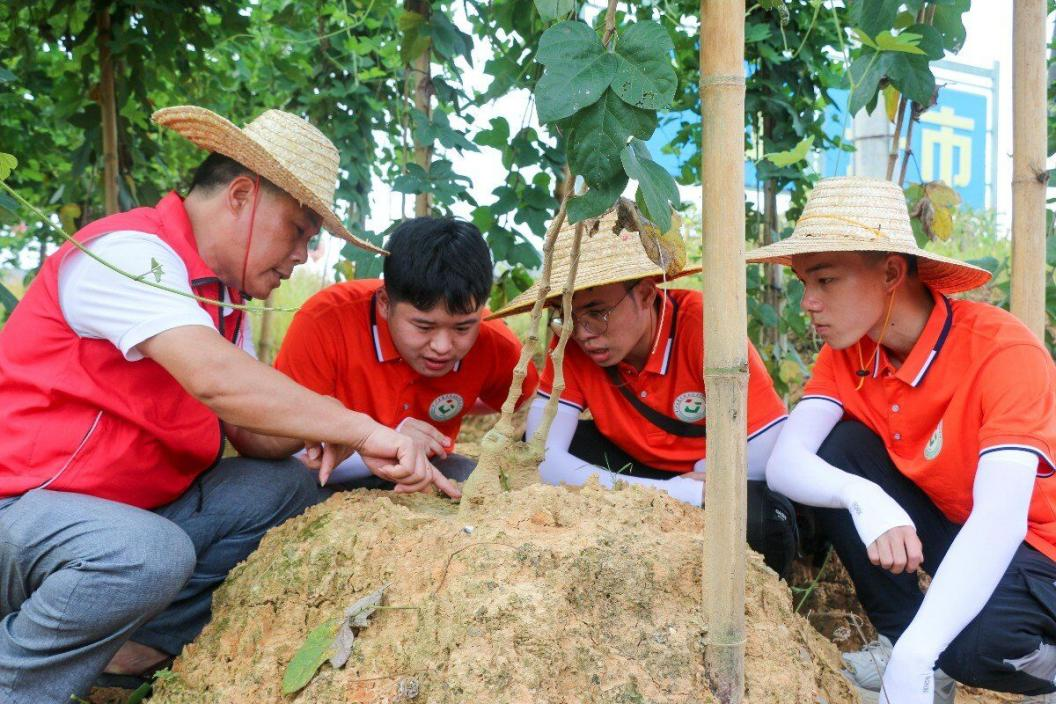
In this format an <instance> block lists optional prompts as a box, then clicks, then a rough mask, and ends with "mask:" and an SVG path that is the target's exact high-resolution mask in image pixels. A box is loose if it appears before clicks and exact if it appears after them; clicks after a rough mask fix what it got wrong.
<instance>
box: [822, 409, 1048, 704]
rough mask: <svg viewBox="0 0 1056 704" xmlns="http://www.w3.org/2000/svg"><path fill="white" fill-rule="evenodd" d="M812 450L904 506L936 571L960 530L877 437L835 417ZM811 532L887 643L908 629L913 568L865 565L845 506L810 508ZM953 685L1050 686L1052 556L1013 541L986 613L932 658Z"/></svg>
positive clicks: (1043, 689) (913, 602)
mask: <svg viewBox="0 0 1056 704" xmlns="http://www.w3.org/2000/svg"><path fill="white" fill-rule="evenodd" d="M818 455H819V456H820V457H821V458H822V459H824V460H825V461H826V462H828V463H829V464H832V465H833V466H836V467H839V468H840V469H842V470H844V471H845V472H849V473H851V474H856V475H858V476H861V477H865V478H866V479H868V480H870V481H872V482H875V483H877V484H879V485H880V486H881V487H882V488H883V489H884V491H885V492H887V494H888V495H889V496H891V498H893V499H894V500H895V501H896V502H898V504H899V505H900V506H901V507H902V508H903V509H905V511H906V513H908V514H909V516H910V518H912V519H913V523H914V524H915V525H916V528H917V536H918V537H919V538H920V542H921V543H922V544H923V548H924V564H923V568H924V571H925V572H927V573H928V574H934V573H935V570H936V569H937V568H938V566H939V564H940V563H941V562H942V560H943V558H945V557H946V552H947V550H949V548H950V544H951V543H952V542H953V539H954V538H955V537H957V533H958V531H959V530H960V526H959V525H957V524H955V523H953V522H951V521H950V520H948V519H947V518H946V517H945V516H944V515H943V513H942V512H941V511H939V509H938V508H937V507H936V506H935V504H933V503H932V502H931V499H929V498H928V496H927V495H926V494H925V493H924V492H923V491H922V490H921V489H920V488H918V487H917V485H916V484H914V483H913V482H912V481H910V480H909V479H908V478H907V477H906V476H905V475H903V474H902V473H901V472H899V471H898V468H896V467H895V465H894V463H893V462H892V461H891V458H890V457H889V456H888V454H887V449H886V448H885V447H884V444H883V441H882V440H881V439H880V438H879V437H878V436H877V435H876V434H874V433H873V432H872V431H871V430H869V429H868V428H867V427H865V426H864V425H862V424H861V423H858V422H856V421H843V422H841V423H839V424H838V425H837V426H836V427H835V428H834V429H833V430H832V433H830V434H829V437H828V438H826V440H825V442H824V443H823V444H822V446H821V448H820V449H819V450H818ZM815 517H816V520H817V524H818V529H819V530H820V531H821V532H822V533H823V534H824V535H825V536H826V537H827V538H828V539H829V541H831V542H832V545H833V547H834V548H835V550H836V553H837V554H838V555H839V556H840V560H841V561H842V562H843V564H844V565H845V566H846V568H847V572H848V573H849V574H850V576H851V580H852V581H853V582H854V588H855V591H856V592H857V594H858V599H859V600H860V601H861V603H862V607H863V608H864V609H865V612H866V614H867V615H868V616H869V620H870V621H872V623H873V626H875V627H876V630H877V631H879V632H880V633H882V634H883V635H885V636H887V637H888V638H890V639H891V640H892V642H894V641H896V640H898V638H899V636H901V635H902V633H903V631H905V630H906V628H907V627H908V626H909V624H910V622H911V621H912V620H913V617H914V616H916V613H917V609H918V608H920V604H921V602H922V601H923V600H924V595H923V594H922V593H921V591H920V589H919V587H918V584H917V576H916V575H915V574H898V575H896V574H892V573H891V572H889V571H887V570H885V569H883V568H881V567H878V566H876V565H873V564H872V563H871V562H869V556H868V554H867V553H866V546H865V545H863V544H862V541H861V538H860V537H859V536H858V531H857V530H856V529H855V527H854V521H853V519H852V518H851V515H850V513H849V512H848V511H846V510H845V509H815ZM938 665H939V667H941V668H942V669H943V671H944V672H946V673H947V674H948V675H950V676H951V677H953V678H954V679H955V680H957V681H959V682H963V683H964V684H967V685H970V686H973V687H983V688H985V689H992V690H996V691H1000V692H1016V693H1020V694H1031V695H1036V694H1047V693H1049V692H1053V691H1056V685H1054V684H1053V680H1054V678H1056V562H1053V561H1052V560H1050V559H1049V558H1048V557H1046V556H1045V555H1043V554H1042V553H1040V552H1038V551H1037V550H1035V549H1034V548H1032V547H1030V546H1029V545H1027V544H1026V543H1024V544H1022V545H1020V547H1019V549H1018V550H1017V551H1016V554H1015V556H1014V557H1013V558H1012V562H1011V564H1010V565H1009V566H1008V569H1007V570H1006V571H1005V574H1004V576H1003V577H1002V578H1001V581H1000V583H999V584H998V585H997V588H996V589H995V590H994V593H993V595H992V596H991V597H990V600H989V601H988V602H987V604H986V606H984V607H983V610H982V611H981V612H980V613H979V614H978V615H977V616H976V617H975V619H974V620H972V621H971V623H969V624H968V625H967V626H966V627H965V629H964V630H963V631H961V633H960V634H959V635H958V636H957V637H956V638H955V639H954V640H953V642H952V643H950V645H949V647H948V648H946V651H945V652H943V654H942V655H941V656H940V657H939V661H938Z"/></svg>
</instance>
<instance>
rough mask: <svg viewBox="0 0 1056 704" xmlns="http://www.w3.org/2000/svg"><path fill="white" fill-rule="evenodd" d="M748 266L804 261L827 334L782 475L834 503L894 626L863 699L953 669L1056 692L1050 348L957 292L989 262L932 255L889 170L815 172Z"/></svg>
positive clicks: (860, 585)
mask: <svg viewBox="0 0 1056 704" xmlns="http://www.w3.org/2000/svg"><path fill="white" fill-rule="evenodd" d="M748 261H750V262H776V263H781V264H786V265H789V266H791V267H792V268H793V270H794V271H795V273H796V275H797V276H798V277H799V278H800V279H801V280H802V281H803V284H804V294H803V300H802V307H803V309H804V310H805V311H806V312H807V313H808V314H809V315H810V317H811V319H812V321H813V323H814V327H815V329H816V330H817V333H818V335H819V336H820V337H821V338H822V339H823V340H824V342H825V344H824V346H823V347H822V349H821V353H820V354H819V355H818V359H817V362H816V363H815V365H814V370H813V376H812V378H811V380H810V382H809V383H808V384H807V387H806V390H805V394H804V396H803V398H802V400H801V401H800V402H799V404H797V406H796V407H795V409H794V410H793V411H792V414H791V416H790V417H789V420H788V422H787V423H786V424H785V429H784V431H783V433H782V434H781V437H780V439H779V440H778V442H777V446H776V447H775V449H774V452H773V455H772V456H771V458H770V462H769V464H768V466H767V480H768V481H769V483H770V486H771V487H772V488H774V489H775V490H777V491H780V492H782V493H784V494H785V495H787V496H789V497H790V498H791V499H793V500H794V501H798V502H800V503H803V504H809V505H812V506H817V507H819V510H818V511H817V515H818V524H819V527H820V528H821V530H822V531H823V532H824V533H825V534H826V535H827V537H828V538H829V539H830V540H831V541H832V544H833V546H834V547H835V549H836V552H837V554H838V555H839V556H840V560H841V561H842V562H843V564H844V565H846V567H847V570H848V572H849V573H850V576H851V579H852V580H853V581H854V586H855V589H856V591H857V593H858V598H859V599H860V600H861V603H862V606H863V607H864V608H865V611H866V613H867V614H868V616H869V618H870V620H871V621H872V623H873V625H874V626H875V627H876V630H877V631H878V632H879V634H880V640H879V641H878V642H877V643H874V644H871V646H869V647H867V649H866V651H864V652H861V653H856V654H851V655H847V656H845V659H846V661H847V663H848V665H849V669H850V672H849V674H850V675H851V677H852V679H853V680H854V681H855V683H856V684H857V685H858V687H859V689H860V691H861V692H862V694H863V699H865V700H866V701H876V700H877V699H879V701H881V702H889V703H890V704H931V703H932V702H933V701H934V702H944V703H945V702H952V701H953V698H954V689H955V684H954V680H957V681H960V682H963V683H965V684H968V685H971V686H975V687H984V688H987V689H993V690H998V691H1002V692H1018V693H1022V694H1026V695H1028V699H1025V700H1023V701H1030V702H1034V703H1040V702H1053V701H1056V696H1053V695H1052V694H1051V693H1052V692H1053V691H1054V690H1056V684H1054V679H1056V585H1054V582H1056V483H1054V482H1056V479H1054V478H1053V476H1054V474H1056V466H1054V465H1053V459H1054V458H1056V367H1054V365H1053V361H1052V358H1051V357H1050V355H1049V353H1048V352H1047V351H1046V350H1045V348H1044V346H1043V345H1042V344H1041V342H1039V341H1038V340H1037V338H1035V337H1034V335H1033V334H1032V333H1031V332H1030V331H1029V330H1028V329H1027V328H1026V327H1024V326H1023V325H1022V324H1021V323H1020V322H1019V321H1018V320H1017V319H1015V318H1014V317H1012V316H1011V315H1010V314H1009V313H1007V312H1005V311H1003V310H1000V309H998V308H995V307H993V306H990V305H987V304H984V303H975V302H971V301H965V300H951V299H950V298H948V294H952V293H957V292H959V291H966V290H969V289H972V288H975V287H977V286H980V285H982V284H984V283H986V281H987V280H988V279H989V278H990V276H989V274H988V273H987V272H985V271H983V270H981V269H978V268H976V267H973V266H970V265H968V264H964V263H962V262H958V261H956V260H952V259H947V258H945V257H940V256H937V255H935V254H932V253H930V252H927V251H925V250H922V249H919V248H918V247H917V246H916V242H915V240H914V238H913V233H912V230H911V229H910V222H909V216H908V213H907V211H906V202H905V198H904V196H903V194H902V190H901V189H900V188H899V187H898V186H897V185H895V184H893V183H890V182H887V181H882V180H877V179H864V178H838V179H826V180H823V181H821V182H819V183H818V185H817V186H816V187H815V189H814V191H813V192H812V193H811V195H810V198H809V199H808V201H807V205H806V207H805V209H804V210H803V215H802V216H801V217H800V219H799V222H798V223H797V224H796V229H795V231H794V233H793V235H792V236H791V237H790V238H788V239H786V240H783V241H781V242H779V243H777V244H774V245H770V246H768V247H764V248H762V249H759V250H756V251H754V252H750V253H749V254H748ZM918 567H923V569H924V570H925V571H926V572H927V573H929V574H930V575H932V580H931V585H930V586H929V588H928V590H927V594H926V595H925V594H922V593H921V591H920V589H919V587H918V579H917V568H918ZM892 644H893V648H892ZM936 667H939V668H941V669H940V670H938V671H936V670H935V668H936ZM951 677H952V678H953V679H951Z"/></svg>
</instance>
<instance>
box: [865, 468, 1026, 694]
mask: <svg viewBox="0 0 1056 704" xmlns="http://www.w3.org/2000/svg"><path fill="white" fill-rule="evenodd" d="M1037 469H1038V458H1037V457H1036V456H1035V455H1033V454H1031V453H1030V452H1026V451H1024V450H998V451H995V452H992V453H988V454H986V455H984V456H983V457H982V458H981V459H980V460H979V468H978V471H977V472H976V475H975V484H974V486H973V489H972V501H973V505H972V512H971V514H970V515H969V516H968V520H967V521H966V522H965V524H964V526H963V527H962V528H961V530H960V532H959V533H957V537H956V538H954V540H953V543H952V544H951V545H950V549H949V550H948V551H947V552H946V557H945V558H943V560H942V563H941V564H940V565H939V568H938V569H937V570H936V571H935V575H934V577H933V579H932V580H931V585H930V586H929V587H928V593H927V594H925V595H924V603H923V604H921V606H920V609H919V610H918V611H917V615H916V616H915V617H914V619H913V621H912V623H910V625H909V628H907V629H906V631H905V633H903V634H902V637H901V638H899V639H898V643H896V644H895V649H894V651H893V652H892V653H891V660H890V662H889V664H888V666H887V670H886V672H885V673H884V686H883V694H882V695H881V698H880V701H881V702H897V703H898V704H903V702H904V703H905V704H918V703H919V704H931V694H930V692H931V690H932V689H933V686H932V685H931V683H932V679H931V678H932V676H933V668H934V667H935V661H936V660H937V659H938V657H939V655H941V654H942V651H944V650H945V649H946V647H947V646H948V645H949V644H950V643H951V642H952V641H953V639H954V638H956V637H957V635H958V634H959V633H960V632H961V631H962V630H964V627H965V626H967V625H968V623H969V622H970V621H971V620H972V619H973V618H975V617H976V616H977V615H978V614H979V612H980V611H982V609H983V607H984V606H985V605H986V602H987V601H989V599H990V597H991V595H992V594H993V593H994V589H995V588H996V587H997V585H998V583H999V582H1000V581H1001V577H1002V575H1004V573H1005V570H1007V569H1008V565H1009V563H1010V562H1011V561H1012V558H1013V556H1014V555H1015V554H1016V550H1017V549H1018V548H1019V546H1020V545H1021V544H1022V542H1023V538H1024V537H1025V536H1026V534H1027V511H1028V509H1029V508H1030V499H1031V495H1032V494H1033V491H1034V479H1035V476H1036V474H1037ZM925 690H926V691H927V692H928V694H927V695H926V696H925V694H923V693H922V692H924V691H925Z"/></svg>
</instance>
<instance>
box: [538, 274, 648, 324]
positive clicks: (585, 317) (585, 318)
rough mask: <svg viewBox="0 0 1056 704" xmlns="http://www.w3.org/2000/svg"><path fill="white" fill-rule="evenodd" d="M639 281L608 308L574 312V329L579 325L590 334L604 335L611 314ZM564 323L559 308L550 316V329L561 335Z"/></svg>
mask: <svg viewBox="0 0 1056 704" xmlns="http://www.w3.org/2000/svg"><path fill="white" fill-rule="evenodd" d="M637 283H638V282H635V283H634V284H632V285H631V286H630V288H627V289H625V290H624V292H623V295H622V296H620V299H619V300H618V301H616V302H615V303H613V304H612V305H611V306H609V307H608V308H595V309H593V310H585V311H583V312H581V313H573V314H572V327H573V329H575V328H577V327H578V328H580V329H581V330H585V331H586V332H587V333H588V334H591V335H604V334H605V331H606V330H608V329H609V316H611V315H612V313H613V311H615V310H616V309H617V308H618V307H619V305H620V304H621V303H623V299H625V298H627V296H628V295H630V293H631V291H633V290H634V287H635V285H637ZM564 324H565V321H564V320H563V319H562V318H561V310H560V309H558V310H557V311H556V312H555V314H554V315H553V316H552V317H551V318H550V329H551V330H552V331H553V332H554V334H555V335H560V334H561V328H563V327H564Z"/></svg>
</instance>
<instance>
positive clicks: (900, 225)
mask: <svg viewBox="0 0 1056 704" xmlns="http://www.w3.org/2000/svg"><path fill="white" fill-rule="evenodd" d="M821 252H891V253H901V254H911V255H913V256H915V257H916V258H917V271H918V276H919V277H920V280H921V281H922V282H924V283H925V284H927V285H928V286H930V287H932V288H934V289H936V290H938V291H941V292H942V293H957V292H959V291H968V290H970V289H973V288H976V287H978V286H982V285H983V284H985V283H986V282H987V281H989V280H990V272H988V271H986V270H985V269H980V268H979V267H977V266H972V265H971V264H966V263H965V262H962V261H958V260H956V259H951V258H949V257H943V256H941V255H938V254H934V253H933V252H929V251H927V250H926V249H921V248H920V247H918V246H917V241H916V239H915V238H914V237H913V228H912V227H911V226H910V223H909V211H908V209H907V207H906V197H905V195H904V194H903V193H902V189H901V188H899V186H898V185H897V184H895V183H893V182H891V181H886V180H884V179H879V178H864V177H851V176H846V177H838V178H826V179H822V180H820V181H818V183H817V185H815V186H814V190H813V191H812V192H811V194H810V196H809V197H808V198H807V204H806V206H804V208H803V214H802V215H801V216H800V217H799V220H798V221H797V222H796V227H795V230H793V232H792V235H791V236H790V237H788V238H787V239H784V240H781V241H780V242H776V243H774V244H771V245H767V246H766V247H760V248H759V249H754V250H752V251H751V252H748V254H747V255H745V258H746V259H747V260H748V261H749V262H753V263H758V262H768V263H776V264H784V265H786V266H791V265H792V257H794V256H796V255H797V254H817V253H821Z"/></svg>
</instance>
